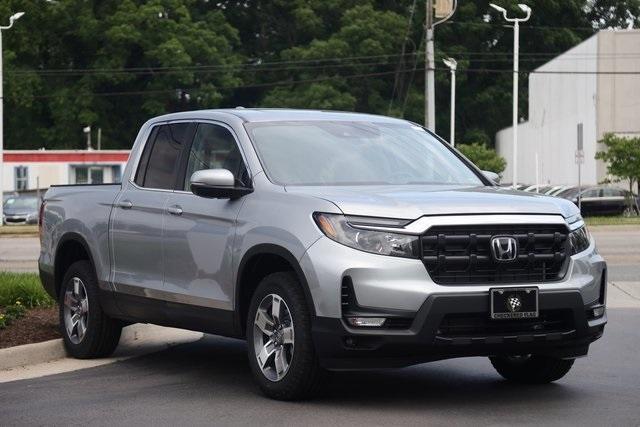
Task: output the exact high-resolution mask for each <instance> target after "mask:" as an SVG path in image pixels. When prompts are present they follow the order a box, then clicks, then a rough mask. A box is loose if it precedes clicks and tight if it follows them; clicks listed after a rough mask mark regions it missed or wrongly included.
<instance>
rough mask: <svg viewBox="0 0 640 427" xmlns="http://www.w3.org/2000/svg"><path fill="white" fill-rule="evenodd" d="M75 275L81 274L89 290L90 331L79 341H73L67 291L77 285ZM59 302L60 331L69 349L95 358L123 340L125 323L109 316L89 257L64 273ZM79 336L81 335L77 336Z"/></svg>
mask: <svg viewBox="0 0 640 427" xmlns="http://www.w3.org/2000/svg"><path fill="white" fill-rule="evenodd" d="M74 278H79V279H80V280H81V281H82V284H83V285H84V290H86V297H87V298H86V299H87V301H88V303H87V306H88V313H87V316H86V322H85V323H86V332H85V333H84V335H83V338H82V339H81V340H80V341H79V342H75V343H74V342H73V340H72V337H71V336H70V335H69V333H68V331H67V328H66V326H65V314H64V312H65V293H66V292H67V290H71V289H72V288H73V286H74ZM58 303H59V319H60V333H61V334H62V338H63V341H64V346H65V349H66V350H67V353H68V354H69V355H70V356H73V357H75V358H77V359H93V358H99V357H106V356H109V355H110V354H111V353H113V351H114V350H115V348H116V347H117V345H118V342H119V341H120V333H121V332H122V323H121V322H120V321H119V320H116V319H112V318H110V317H109V316H107V315H106V314H105V313H104V312H103V311H102V307H101V305H100V295H99V290H98V281H97V279H96V274H95V271H94V269H93V266H92V265H91V263H89V262H88V261H77V262H75V263H73V264H72V265H71V266H70V267H69V269H68V270H67V271H66V273H65V275H64V279H63V281H62V287H61V289H60V295H59V298H58ZM75 339H76V340H77V338H75Z"/></svg>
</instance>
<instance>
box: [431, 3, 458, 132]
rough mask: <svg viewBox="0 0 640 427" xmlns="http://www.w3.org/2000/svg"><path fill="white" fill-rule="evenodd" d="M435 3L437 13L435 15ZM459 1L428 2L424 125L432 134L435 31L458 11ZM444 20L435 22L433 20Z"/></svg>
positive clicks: (434, 100) (434, 124) (434, 125)
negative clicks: (437, 26)
mask: <svg viewBox="0 0 640 427" xmlns="http://www.w3.org/2000/svg"><path fill="white" fill-rule="evenodd" d="M434 2H435V13H434ZM457 5H458V1H457V0H427V2H426V14H425V16H426V20H425V37H426V39H425V50H424V53H425V58H424V63H425V67H424V83H425V84H424V125H425V127H426V128H427V129H429V130H430V131H432V132H435V131H436V81H435V69H436V65H435V58H434V57H435V47H434V43H433V30H434V28H435V27H436V25H438V24H441V23H443V22H444V21H446V20H447V19H449V18H451V16H453V14H454V13H455V11H456V7H457ZM434 17H435V18H442V19H440V20H439V21H435V22H434V19H433V18H434Z"/></svg>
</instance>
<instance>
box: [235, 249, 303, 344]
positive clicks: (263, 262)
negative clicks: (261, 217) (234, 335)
mask: <svg viewBox="0 0 640 427" xmlns="http://www.w3.org/2000/svg"><path fill="white" fill-rule="evenodd" d="M287 271H289V272H292V273H293V274H294V275H295V277H296V279H297V280H298V283H299V284H300V286H301V287H302V291H303V292H304V295H305V300H306V302H307V306H308V307H309V310H310V313H311V315H312V317H315V306H314V304H313V298H312V297H311V292H310V290H309V285H308V283H307V279H306V277H305V275H304V272H303V271H302V267H300V263H299V262H298V260H297V259H296V257H295V256H294V255H293V254H292V253H291V252H289V251H288V250H287V249H285V248H283V247H282V246H279V245H275V244H260V245H256V246H254V247H253V248H251V249H249V250H248V251H247V252H246V253H245V254H244V256H243V257H242V260H241V261H240V264H239V266H238V275H237V278H236V286H235V304H234V307H235V318H236V329H237V331H238V334H239V335H240V336H244V334H245V325H246V320H247V314H248V311H249V305H250V304H251V296H252V295H253V293H254V292H255V290H256V288H257V287H258V285H259V283H260V281H261V280H262V279H263V278H264V277H266V276H268V275H269V274H272V273H277V272H287Z"/></svg>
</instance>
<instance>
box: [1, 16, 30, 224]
mask: <svg viewBox="0 0 640 427" xmlns="http://www.w3.org/2000/svg"><path fill="white" fill-rule="evenodd" d="M22 15H24V12H18V13H15V14H13V15H11V17H10V18H9V25H7V26H2V25H0V200H1V201H2V203H0V204H4V197H3V195H4V185H3V184H4V183H3V178H4V147H3V143H4V141H3V140H4V109H3V108H4V91H3V86H4V84H3V83H4V80H3V76H2V31H3V30H8V29H9V28H11V27H13V23H14V22H16V21H17V20H18V19H20V18H21V17H22ZM2 225H4V220H2V221H0V227H2Z"/></svg>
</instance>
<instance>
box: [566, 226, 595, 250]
mask: <svg viewBox="0 0 640 427" xmlns="http://www.w3.org/2000/svg"><path fill="white" fill-rule="evenodd" d="M569 243H570V244H571V255H575V254H578V253H580V252H582V251H585V250H586V249H587V248H588V247H589V244H590V243H591V236H590V235H589V232H588V231H587V226H586V225H583V226H582V227H580V228H578V229H577V230H574V231H572V232H571V233H569Z"/></svg>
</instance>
